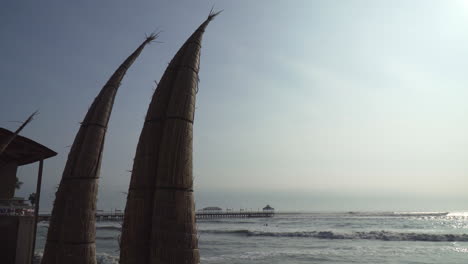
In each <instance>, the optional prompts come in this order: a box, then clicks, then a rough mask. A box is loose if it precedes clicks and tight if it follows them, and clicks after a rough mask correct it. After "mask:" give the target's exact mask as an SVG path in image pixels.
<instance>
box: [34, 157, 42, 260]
mask: <svg viewBox="0 0 468 264" xmlns="http://www.w3.org/2000/svg"><path fill="white" fill-rule="evenodd" d="M43 168H44V160H43V159H41V160H40V161H39V171H38V173H37V185H36V195H35V197H34V198H35V202H36V204H35V209H34V235H33V246H32V253H31V254H32V256H31V263H33V261H34V251H35V250H36V235H37V222H38V219H39V202H40V201H41V184H42V169H43Z"/></svg>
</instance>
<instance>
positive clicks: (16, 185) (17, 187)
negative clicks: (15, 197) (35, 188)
mask: <svg viewBox="0 0 468 264" xmlns="http://www.w3.org/2000/svg"><path fill="white" fill-rule="evenodd" d="M21 185H23V182H22V181H20V180H19V179H18V177H16V182H15V189H16V190H19V189H20V188H21Z"/></svg>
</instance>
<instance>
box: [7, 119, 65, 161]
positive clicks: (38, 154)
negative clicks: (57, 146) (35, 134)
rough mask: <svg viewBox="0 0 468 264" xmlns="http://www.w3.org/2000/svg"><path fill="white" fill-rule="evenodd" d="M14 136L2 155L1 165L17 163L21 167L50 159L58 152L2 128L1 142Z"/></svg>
mask: <svg viewBox="0 0 468 264" xmlns="http://www.w3.org/2000/svg"><path fill="white" fill-rule="evenodd" d="M13 136H14V139H13V140H12V141H11V142H10V143H9V144H8V147H7V148H6V149H5V151H4V152H3V153H2V154H1V155H0V164H5V163H15V164H17V165H19V166H22V165H26V164H30V163H34V162H37V161H40V160H43V159H48V158H50V157H53V156H55V155H57V152H55V151H53V150H51V149H49V148H47V147H45V146H43V145H41V144H39V143H37V142H35V141H33V140H31V139H29V138H26V137H22V136H19V135H15V133H14V132H12V131H10V130H7V129H4V128H1V127H0V141H6V140H8V139H10V138H11V137H13Z"/></svg>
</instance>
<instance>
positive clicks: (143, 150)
mask: <svg viewBox="0 0 468 264" xmlns="http://www.w3.org/2000/svg"><path fill="white" fill-rule="evenodd" d="M217 14H218V13H210V15H209V17H208V19H207V20H206V21H205V22H204V23H203V24H201V25H200V27H199V28H198V29H197V30H196V31H195V32H194V33H193V34H192V35H191V36H190V38H189V39H188V40H187V41H186V42H185V43H184V45H183V46H182V47H181V48H180V49H179V51H178V52H177V54H176V55H175V56H174V58H173V59H172V61H171V62H170V64H169V66H168V67H167V69H166V71H165V72H164V75H163V76H162V78H161V81H160V82H159V84H158V86H157V88H156V91H155V93H154V95H153V98H152V101H151V103H150V105H149V108H148V112H147V114H146V120H145V123H144V126H143V130H142V132H141V135H140V140H139V142H138V146H137V151H136V154H135V160H134V164H133V170H132V177H131V181H130V188H129V191H128V196H127V205H126V208H125V218H124V223H123V228H122V239H121V248H120V263H121V264H148V263H166V264H169V263H171V264H172V263H186V264H195V263H199V262H200V256H199V252H198V240H197V231H196V226H195V210H194V200H193V177H192V128H193V119H194V112H195V96H196V92H197V85H198V71H199V64H200V48H201V41H202V36H203V33H204V31H205V28H206V26H207V25H208V24H209V22H210V21H211V20H212V19H213V18H214V17H215V16H216V15H217Z"/></svg>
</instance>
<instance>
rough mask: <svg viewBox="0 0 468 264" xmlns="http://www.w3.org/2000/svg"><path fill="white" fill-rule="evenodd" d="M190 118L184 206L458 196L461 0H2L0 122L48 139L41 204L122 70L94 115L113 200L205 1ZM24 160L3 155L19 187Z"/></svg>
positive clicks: (464, 142) (464, 147) (465, 141)
mask: <svg viewBox="0 0 468 264" xmlns="http://www.w3.org/2000/svg"><path fill="white" fill-rule="evenodd" d="M213 4H214V5H215V9H217V10H219V9H224V12H223V13H222V14H221V15H220V16H219V17H217V18H216V20H215V21H213V23H212V24H210V26H209V27H208V29H207V31H206V33H205V36H204V40H203V47H202V58H201V72H200V79H201V82H200V87H199V88H200V91H199V93H198V96H197V110H196V119H195V128H194V175H195V187H196V189H195V191H196V192H195V196H196V199H197V206H198V207H202V206H208V205H219V206H222V207H226V206H229V207H234V208H238V207H246V208H258V207H261V206H264V205H265V204H266V203H271V204H272V205H273V206H274V207H277V208H278V209H283V210H289V209H292V210H299V209H302V210H463V209H468V192H467V191H466V186H468V103H466V102H467V100H468V89H467V88H468V1H463V0H460V1H457V0H452V1H428V0H421V1H371V0H368V1H344V0H342V1H330V0H326V1H325V0H324V1H271V0H262V1H260V0H257V1H248V0H245V1H229V0H226V1H188V0H187V1H170V0H165V1H154V0H152V1H150V0H148V1H124V0H102V1H91V0H89V1H58V0H57V1H33V0H30V1H7V2H5V3H3V4H2V8H1V9H0V32H1V36H2V37H1V41H0V58H1V63H0V80H2V85H1V87H2V88H1V97H0V101H1V104H0V126H1V127H5V128H8V129H11V130H13V129H15V128H16V127H17V126H18V124H17V123H12V122H10V121H14V120H24V119H25V118H26V117H27V116H28V115H29V114H30V113H31V112H33V111H35V110H36V109H39V111H40V115H39V116H38V117H37V118H36V119H35V120H34V121H33V123H31V124H30V125H29V126H28V127H27V128H26V129H25V130H24V132H23V133H22V135H24V136H27V137H30V138H32V139H34V140H37V141H38V142H41V143H42V144H44V145H46V146H48V147H50V148H51V149H53V150H55V151H57V152H58V153H59V155H58V156H57V157H55V158H52V159H50V160H47V161H46V162H45V174H44V182H43V192H44V193H43V201H42V203H41V206H42V208H43V209H44V210H47V209H50V208H51V204H52V201H53V199H54V196H55V195H54V192H55V188H56V186H57V185H58V183H59V179H60V177H61V174H62V171H63V167H64V165H65V162H66V158H67V155H68V152H69V146H70V145H71V144H72V142H73V139H74V137H75V135H76V132H77V131H78V127H79V122H80V121H81V120H82V119H83V117H84V115H85V113H86V111H87V109H88V107H89V105H90V104H91V102H92V100H93V99H94V97H95V96H96V95H97V93H98V91H99V90H100V89H101V87H102V85H103V84H104V83H105V81H106V80H107V79H108V78H109V77H110V75H111V73H112V72H113V71H114V70H115V69H116V68H117V66H118V65H119V64H120V63H121V62H122V61H123V60H124V59H125V58H126V57H127V56H128V55H129V54H130V53H131V52H132V51H133V50H134V49H135V48H136V47H137V46H138V45H139V44H140V43H141V42H142V40H143V39H144V36H145V33H151V32H153V31H159V30H162V33H161V35H160V38H159V40H160V41H161V42H162V43H154V44H152V45H151V46H148V47H147V48H146V49H145V50H144V51H143V53H142V55H141V56H140V58H139V59H138V60H137V61H136V63H135V64H134V66H133V67H132V68H131V69H130V70H129V71H128V73H127V75H126V77H125V79H124V81H123V83H122V86H121V88H120V90H119V92H118V95H117V98H116V102H115V105H114V111H113V113H112V117H111V120H110V124H109V129H108V133H107V139H106V146H105V149H104V158H103V162H102V170H101V182H100V190H99V192H100V193H99V197H100V198H99V207H100V208H101V209H108V208H110V207H113V208H120V209H123V208H124V204H125V198H126V196H125V195H124V194H122V193H121V192H125V191H127V189H128V183H129V179H130V173H129V172H128V170H131V168H132V162H133V156H134V154H135V149H136V143H137V141H138V137H139V134H140V131H141V128H142V125H143V121H144V115H145V113H146V110H147V107H148V104H149V102H150V98H151V96H152V93H153V89H154V83H153V81H154V80H159V79H160V77H161V75H162V73H163V71H164V69H165V67H166V66H167V63H168V62H169V61H170V60H171V58H172V57H173V56H174V54H175V52H176V51H177V50H178V49H179V47H180V46H181V45H182V43H183V42H184V41H185V40H186V39H187V38H188V36H189V35H190V34H191V33H192V32H193V31H194V30H195V29H196V27H198V25H199V24H200V23H201V22H202V21H203V20H204V19H205V18H206V16H207V15H208V12H209V10H210V9H211V7H212V5H213ZM36 170H37V164H35V165H32V166H25V167H22V168H21V169H20V170H19V173H18V175H19V177H20V179H21V180H22V181H23V182H25V184H24V186H23V188H22V189H21V190H20V191H19V192H18V194H19V195H24V196H26V195H27V194H29V193H31V192H33V191H34V186H35V178H36Z"/></svg>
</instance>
